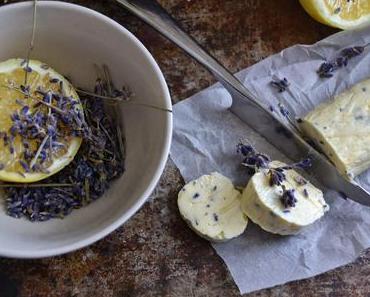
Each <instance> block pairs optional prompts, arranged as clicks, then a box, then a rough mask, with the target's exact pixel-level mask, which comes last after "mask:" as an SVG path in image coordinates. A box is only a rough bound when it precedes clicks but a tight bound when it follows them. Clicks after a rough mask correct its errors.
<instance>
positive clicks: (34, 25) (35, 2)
mask: <svg viewBox="0 0 370 297" xmlns="http://www.w3.org/2000/svg"><path fill="white" fill-rule="evenodd" d="M37 1H38V0H34V1H33V16H32V34H31V41H30V45H29V48H28V53H27V59H26V61H27V63H26V67H25V69H26V71H25V77H24V84H25V85H27V81H28V73H29V71H28V69H30V58H31V53H32V51H33V48H34V43H35V35H36V24H37V22H36V20H37Z"/></svg>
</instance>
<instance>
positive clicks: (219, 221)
mask: <svg viewBox="0 0 370 297" xmlns="http://www.w3.org/2000/svg"><path fill="white" fill-rule="evenodd" d="M240 200H241V194H240V192H239V191H238V190H236V189H235V187H234V185H233V184H232V182H231V181H230V180H229V179H228V178H227V177H225V176H223V175H221V174H219V173H216V172H215V173H212V174H210V175H203V176H201V177H200V178H198V179H197V180H194V181H191V182H189V183H188V184H187V185H185V186H184V187H183V188H182V190H181V191H180V192H179V195H178V201H177V202H178V207H179V211H180V214H181V216H182V217H183V219H184V220H185V221H186V222H187V223H188V225H189V226H190V228H191V229H193V230H194V231H195V232H196V233H197V234H198V235H200V236H201V237H203V238H205V239H207V240H210V241H214V242H220V241H227V240H229V239H232V238H234V237H237V236H239V235H240V234H242V233H243V232H244V230H245V228H246V227H247V224H248V218H247V217H246V215H245V214H244V213H243V212H242V210H241V208H240Z"/></svg>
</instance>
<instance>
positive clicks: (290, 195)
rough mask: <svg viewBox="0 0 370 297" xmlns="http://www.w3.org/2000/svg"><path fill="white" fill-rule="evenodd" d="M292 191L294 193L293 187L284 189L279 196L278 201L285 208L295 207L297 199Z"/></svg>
mask: <svg viewBox="0 0 370 297" xmlns="http://www.w3.org/2000/svg"><path fill="white" fill-rule="evenodd" d="M294 193H295V190H294V189H289V190H286V189H285V190H284V192H283V195H282V196H281V198H280V201H281V203H282V204H283V205H284V207H285V208H289V207H295V205H296V203H297V202H298V200H297V198H296V197H295V195H294Z"/></svg>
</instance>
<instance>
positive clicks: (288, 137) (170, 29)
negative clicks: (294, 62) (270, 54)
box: [116, 0, 370, 206]
mask: <svg viewBox="0 0 370 297" xmlns="http://www.w3.org/2000/svg"><path fill="white" fill-rule="evenodd" d="M116 1H117V2H119V3H120V4H121V5H123V6H124V7H125V8H127V9H128V10H129V11H131V12H132V13H133V14H135V15H136V16H138V17H139V18H141V19H142V20H143V21H144V22H146V23H147V24H149V25H150V26H152V27H153V28H154V29H156V30H157V31H158V32H159V33H161V34H162V35H164V36H165V37H167V38H168V39H169V40H171V41H172V42H174V43H175V44H176V45H178V46H179V47H180V48H182V49H183V50H184V51H185V52H186V53H187V54H188V55H190V56H191V57H193V58H194V59H195V60H197V61H198V62H199V63H200V64H202V65H203V66H205V67H206V68H207V69H208V70H209V71H210V72H211V73H212V74H213V75H214V76H215V77H216V78H217V79H218V80H219V81H220V82H221V83H222V84H223V86H224V87H225V88H226V89H227V90H228V92H229V93H230V94H231V96H232V100H233V103H232V106H231V109H230V110H231V112H233V113H234V114H235V115H236V116H238V117H239V118H240V119H241V120H242V121H243V122H245V123H246V124H247V125H249V126H250V127H251V128H253V129H254V130H256V131H257V132H258V133H259V134H260V135H262V136H263V137H264V138H265V139H266V140H267V141H268V142H270V143H271V144H272V145H273V146H275V147H276V148H277V149H279V150H280V151H281V152H282V153H284V154H285V155H286V156H287V157H288V158H290V159H291V160H293V161H299V160H302V159H303V158H307V156H309V157H310V158H311V159H312V167H311V168H309V169H308V170H307V171H308V172H309V173H311V174H313V175H314V176H315V177H317V178H318V179H319V181H320V182H321V183H322V185H323V186H325V187H326V188H329V189H333V190H336V191H338V192H340V193H342V194H343V195H345V196H346V197H349V198H350V199H352V200H354V201H357V202H359V203H361V204H363V205H366V206H370V193H369V192H368V191H367V190H366V189H364V188H363V187H361V186H360V185H359V184H357V183H355V182H354V181H349V180H348V179H346V178H345V177H343V176H342V175H341V174H340V173H339V172H338V171H337V169H336V168H335V167H334V166H333V165H332V163H330V162H329V161H328V159H326V157H324V156H323V155H322V154H320V153H319V152H318V151H317V150H316V149H315V148H313V147H312V146H311V145H309V144H308V143H307V142H306V141H305V140H304V139H303V138H302V137H301V136H300V134H299V131H298V130H297V128H296V126H295V125H294V120H292V119H289V118H288V120H287V118H286V117H285V118H284V117H283V116H282V114H280V113H279V110H271V109H270V107H269V106H266V105H265V104H264V103H263V102H262V101H261V100H259V99H258V98H256V97H255V95H254V94H253V93H251V92H250V91H249V90H248V89H247V88H246V87H245V86H244V85H243V84H242V83H241V82H240V81H239V80H238V79H237V78H236V77H235V76H234V75H233V74H232V73H231V72H229V71H228V70H227V69H226V68H225V67H224V66H222V65H221V64H220V63H219V62H218V61H217V60H216V59H215V58H214V57H212V56H211V55H210V54H209V53H208V52H207V51H206V50H205V49H203V48H202V47H201V46H200V45H199V44H198V43H197V42H196V41H195V40H194V39H193V38H191V37H190V36H189V35H188V34H187V33H186V32H185V31H184V30H182V29H181V27H180V26H179V25H178V24H177V23H176V21H175V20H174V19H173V18H172V17H171V16H170V15H169V14H168V13H167V12H166V11H165V10H164V9H163V8H162V6H161V5H160V4H159V3H158V2H157V1H154V0H116Z"/></svg>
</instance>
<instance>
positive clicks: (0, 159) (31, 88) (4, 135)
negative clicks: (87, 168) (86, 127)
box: [0, 59, 83, 183]
mask: <svg viewBox="0 0 370 297" xmlns="http://www.w3.org/2000/svg"><path fill="white" fill-rule="evenodd" d="M26 73H27V79H26ZM68 112H69V113H68ZM72 113H74V114H77V113H79V116H80V117H82V116H81V115H83V109H82V105H81V102H80V99H79V97H78V95H77V93H76V91H75V89H74V88H73V86H72V85H71V84H70V83H69V82H68V81H67V80H66V79H65V78H64V77H63V76H62V75H60V74H58V73H57V72H56V71H55V70H53V69H51V68H50V67H48V66H47V65H45V64H43V63H41V62H39V61H35V60H31V61H29V64H28V67H27V63H25V61H24V60H22V59H11V60H7V61H5V62H2V63H0V180H2V181H7V182H16V183H31V182H36V181H40V180H42V179H45V178H47V177H48V176H51V175H53V174H55V173H57V172H58V171H60V170H61V169H63V168H64V167H65V166H67V165H68V164H69V163H70V162H71V161H72V160H73V158H74V156H75V155H76V153H77V152H78V149H79V148H80V145H81V142H82V138H81V135H79V134H78V133H76V132H75V131H74V130H73V129H71V128H70V127H69V126H68V121H71V116H70V115H71V114H72ZM67 115H69V117H67ZM62 117H63V120H64V121H63V122H61V121H60V119H61V118H62ZM73 120H74V119H73ZM82 120H83V119H82Z"/></svg>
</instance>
